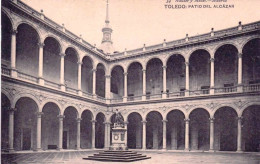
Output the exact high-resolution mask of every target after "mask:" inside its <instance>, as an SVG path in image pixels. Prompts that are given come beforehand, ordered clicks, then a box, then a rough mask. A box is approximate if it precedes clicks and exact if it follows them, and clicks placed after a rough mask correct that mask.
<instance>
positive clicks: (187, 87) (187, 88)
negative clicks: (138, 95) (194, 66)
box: [185, 62, 190, 96]
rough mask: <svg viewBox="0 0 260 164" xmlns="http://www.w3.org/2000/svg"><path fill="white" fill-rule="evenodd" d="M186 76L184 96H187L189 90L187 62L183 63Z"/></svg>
mask: <svg viewBox="0 0 260 164" xmlns="http://www.w3.org/2000/svg"><path fill="white" fill-rule="evenodd" d="M185 66H186V69H185V70H186V75H185V96H189V90H190V75H189V62H185Z"/></svg>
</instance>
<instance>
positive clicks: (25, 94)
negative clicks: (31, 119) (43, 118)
mask: <svg viewBox="0 0 260 164" xmlns="http://www.w3.org/2000/svg"><path fill="white" fill-rule="evenodd" d="M24 97H27V98H30V99H32V100H33V101H34V102H35V103H36V104H37V107H38V112H41V111H40V110H41V108H40V106H41V105H40V103H39V101H38V100H37V99H36V98H35V97H34V96H33V95H31V94H30V93H23V94H21V95H17V96H16V97H15V98H14V101H13V102H14V103H13V105H14V106H13V108H14V107H15V106H16V103H17V102H18V100H20V99H21V98H24Z"/></svg>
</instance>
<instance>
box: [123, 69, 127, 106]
mask: <svg viewBox="0 0 260 164" xmlns="http://www.w3.org/2000/svg"><path fill="white" fill-rule="evenodd" d="M123 102H127V72H125V73H124V97H123Z"/></svg>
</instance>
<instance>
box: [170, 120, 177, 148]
mask: <svg viewBox="0 0 260 164" xmlns="http://www.w3.org/2000/svg"><path fill="white" fill-rule="evenodd" d="M171 149H173V150H177V126H176V124H173V126H172V131H171Z"/></svg>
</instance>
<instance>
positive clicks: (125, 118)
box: [123, 110, 144, 121]
mask: <svg viewBox="0 0 260 164" xmlns="http://www.w3.org/2000/svg"><path fill="white" fill-rule="evenodd" d="M132 113H138V114H139V115H140V116H141V118H142V121H143V120H144V118H143V115H142V113H141V112H140V111H138V110H135V111H130V112H128V113H127V114H126V115H123V117H124V120H126V121H128V117H129V115H130V114H132Z"/></svg>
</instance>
